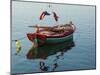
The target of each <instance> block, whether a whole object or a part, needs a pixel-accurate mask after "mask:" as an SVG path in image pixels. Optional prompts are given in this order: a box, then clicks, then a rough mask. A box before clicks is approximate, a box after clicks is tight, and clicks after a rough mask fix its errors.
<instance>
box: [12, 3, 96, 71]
mask: <svg viewBox="0 0 100 75" xmlns="http://www.w3.org/2000/svg"><path fill="white" fill-rule="evenodd" d="M51 5H52V7H51V9H52V10H50V9H49V8H48V7H47V6H48V4H45V3H42V4H41V3H32V2H16V1H13V2H12V40H15V39H20V38H23V37H25V38H24V39H21V40H20V41H21V45H22V50H21V52H20V53H19V54H18V55H15V53H16V47H15V42H14V41H12V64H11V65H12V73H30V72H41V70H40V65H39V62H40V61H42V62H44V63H45V66H49V68H48V71H53V69H52V68H53V64H54V63H57V65H58V66H57V67H56V68H55V70H54V71H63V70H79V69H95V67H96V66H95V65H96V63H95V7H94V6H78V5H59V4H51ZM43 10H47V11H49V12H52V11H55V12H56V13H57V14H58V15H59V22H57V23H56V22H55V20H54V19H53V17H52V16H51V17H46V18H45V19H44V20H43V21H40V20H39V19H38V17H39V15H40V13H41V12H42V11H43ZM69 21H73V23H74V24H75V26H76V31H75V33H74V39H73V41H72V42H73V43H74V44H75V46H72V47H71V48H69V50H68V49H67V48H66V49H65V50H68V51H65V52H64V53H63V55H62V56H59V55H60V54H61V51H59V50H57V51H56V52H54V51H55V49H54V48H53V49H54V51H49V53H47V54H46V56H45V57H46V58H45V59H42V58H40V57H35V58H34V59H33V60H29V59H27V57H26V55H27V53H28V52H29V50H30V49H31V48H32V43H31V42H30V41H29V40H28V39H27V37H26V34H27V33H28V32H34V31H35V29H33V28H28V26H29V25H35V24H39V25H45V24H47V25H50V26H51V25H55V24H65V23H68V22H69ZM73 43H71V44H73ZM66 45H67V44H66ZM60 46H61V47H63V46H65V44H64V45H63V46H62V45H60ZM61 47H59V48H61ZM41 49H42V48H41ZM47 50H48V47H47ZM44 53H45V50H44ZM57 56H59V57H58V58H57Z"/></svg>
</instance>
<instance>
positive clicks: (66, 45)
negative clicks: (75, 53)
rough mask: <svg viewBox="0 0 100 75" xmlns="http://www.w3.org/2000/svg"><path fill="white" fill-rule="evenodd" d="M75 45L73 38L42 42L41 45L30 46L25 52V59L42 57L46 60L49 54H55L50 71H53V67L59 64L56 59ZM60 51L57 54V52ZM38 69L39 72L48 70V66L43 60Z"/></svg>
mask: <svg viewBox="0 0 100 75" xmlns="http://www.w3.org/2000/svg"><path fill="white" fill-rule="evenodd" d="M74 46H75V43H74V41H73V40H70V41H67V42H63V43H59V44H44V45H43V46H40V47H38V48H34V47H32V48H31V49H30V50H29V52H28V53H27V55H26V57H27V59H43V60H46V59H47V57H49V56H51V55H56V56H55V60H54V61H53V62H54V63H53V68H52V71H55V69H56V68H57V67H58V66H59V65H58V63H57V60H58V59H59V58H60V57H63V55H64V53H65V52H67V51H69V50H71V48H72V47H74ZM58 52H59V53H60V54H59V55H57V53H58ZM39 64H40V70H41V72H45V71H48V69H49V68H50V67H49V66H46V64H45V62H44V61H40V62H39Z"/></svg>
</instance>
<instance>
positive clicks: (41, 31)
mask: <svg viewBox="0 0 100 75" xmlns="http://www.w3.org/2000/svg"><path fill="white" fill-rule="evenodd" d="M30 27H35V28H37V32H35V33H27V37H28V39H29V40H30V41H31V42H34V39H37V44H39V45H42V44H44V43H47V44H55V43H61V42H65V41H69V40H72V39H73V33H74V31H75V25H74V24H72V23H69V24H64V25H57V26H53V27H45V26H30Z"/></svg>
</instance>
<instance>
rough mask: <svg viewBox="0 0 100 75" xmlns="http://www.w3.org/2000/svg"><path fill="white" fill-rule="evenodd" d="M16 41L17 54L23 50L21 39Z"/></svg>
mask: <svg viewBox="0 0 100 75" xmlns="http://www.w3.org/2000/svg"><path fill="white" fill-rule="evenodd" d="M15 42H16V55H17V54H18V53H19V52H20V51H21V43H20V41H19V40H15Z"/></svg>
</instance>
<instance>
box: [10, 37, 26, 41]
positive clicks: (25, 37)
mask: <svg viewBox="0 0 100 75" xmlns="http://www.w3.org/2000/svg"><path fill="white" fill-rule="evenodd" d="M25 38H26V37H22V38H19V39H16V40H23V39H25ZM12 41H15V40H12Z"/></svg>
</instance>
